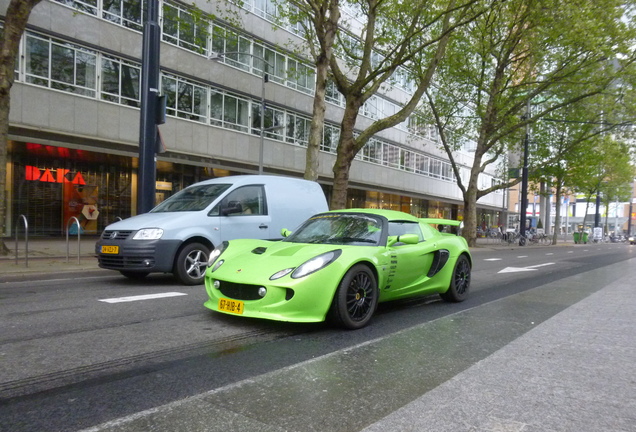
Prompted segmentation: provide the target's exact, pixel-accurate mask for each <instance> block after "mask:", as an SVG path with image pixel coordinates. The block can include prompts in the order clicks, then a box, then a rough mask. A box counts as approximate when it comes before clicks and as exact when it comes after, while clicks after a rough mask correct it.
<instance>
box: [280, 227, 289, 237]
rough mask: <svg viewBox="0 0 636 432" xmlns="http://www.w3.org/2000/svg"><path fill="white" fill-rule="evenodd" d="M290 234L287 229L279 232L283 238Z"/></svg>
mask: <svg viewBox="0 0 636 432" xmlns="http://www.w3.org/2000/svg"><path fill="white" fill-rule="evenodd" d="M291 233H292V232H291V231H290V230H288V229H287V228H283V229H282V230H280V235H282V236H283V237H289V236H290V235H291Z"/></svg>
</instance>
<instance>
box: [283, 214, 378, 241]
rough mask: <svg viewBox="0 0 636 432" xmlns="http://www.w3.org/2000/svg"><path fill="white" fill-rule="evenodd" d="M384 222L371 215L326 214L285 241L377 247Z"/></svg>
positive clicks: (313, 219)
mask: <svg viewBox="0 0 636 432" xmlns="http://www.w3.org/2000/svg"><path fill="white" fill-rule="evenodd" d="M381 233H382V221H381V220H380V219H379V218H375V217H372V216H369V215H362V214H335V213H325V214H320V215H317V216H314V217H312V218H311V219H309V220H308V221H306V222H305V223H304V224H303V225H302V226H301V227H300V228H299V229H298V230H297V231H294V232H293V233H292V234H291V235H290V236H289V237H287V238H285V240H284V241H288V242H293V243H315V244H341V245H357V246H377V245H378V244H379V243H380V239H381Z"/></svg>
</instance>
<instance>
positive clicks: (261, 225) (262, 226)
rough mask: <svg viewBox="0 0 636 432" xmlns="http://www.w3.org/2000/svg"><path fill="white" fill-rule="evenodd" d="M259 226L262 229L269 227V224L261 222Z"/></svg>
mask: <svg viewBox="0 0 636 432" xmlns="http://www.w3.org/2000/svg"><path fill="white" fill-rule="evenodd" d="M258 227H259V228H260V229H265V228H267V225H265V224H260V225H259V226H258Z"/></svg>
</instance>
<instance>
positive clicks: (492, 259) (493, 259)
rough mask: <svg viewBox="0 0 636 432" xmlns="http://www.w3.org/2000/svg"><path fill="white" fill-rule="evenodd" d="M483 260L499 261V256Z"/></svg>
mask: <svg viewBox="0 0 636 432" xmlns="http://www.w3.org/2000/svg"><path fill="white" fill-rule="evenodd" d="M484 261H501V258H486V259H484Z"/></svg>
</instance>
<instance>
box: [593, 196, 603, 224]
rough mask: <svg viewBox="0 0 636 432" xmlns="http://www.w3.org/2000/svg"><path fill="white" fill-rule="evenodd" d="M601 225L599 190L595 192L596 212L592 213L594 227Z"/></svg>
mask: <svg viewBox="0 0 636 432" xmlns="http://www.w3.org/2000/svg"><path fill="white" fill-rule="evenodd" d="M600 226H601V192H600V191H598V192H596V213H595V214H594V228H598V227H600Z"/></svg>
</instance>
